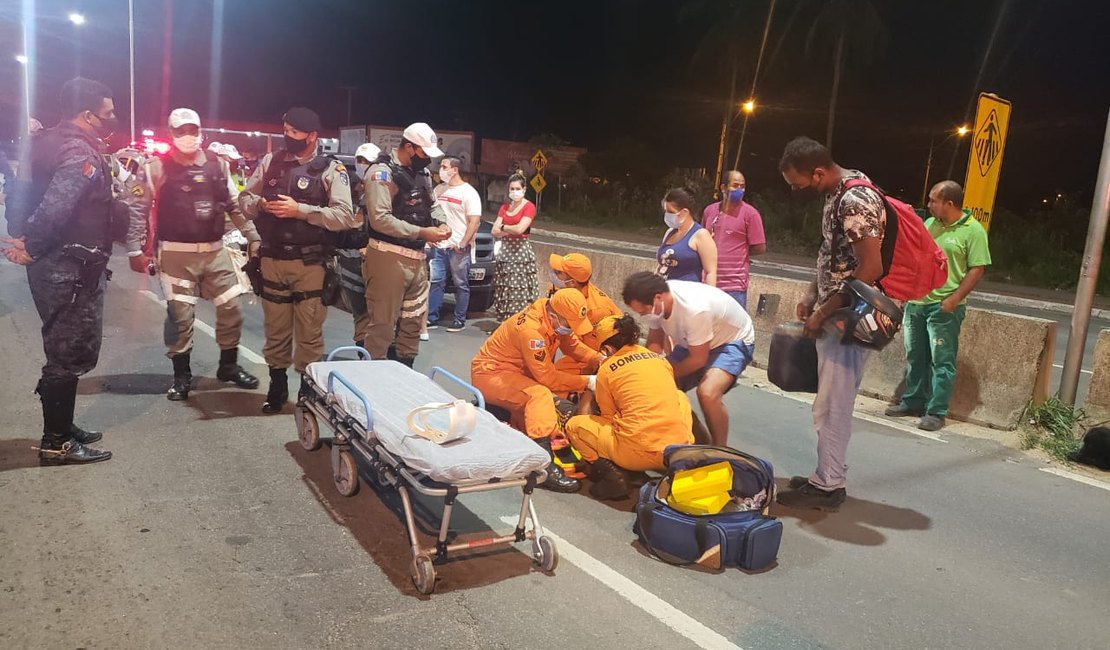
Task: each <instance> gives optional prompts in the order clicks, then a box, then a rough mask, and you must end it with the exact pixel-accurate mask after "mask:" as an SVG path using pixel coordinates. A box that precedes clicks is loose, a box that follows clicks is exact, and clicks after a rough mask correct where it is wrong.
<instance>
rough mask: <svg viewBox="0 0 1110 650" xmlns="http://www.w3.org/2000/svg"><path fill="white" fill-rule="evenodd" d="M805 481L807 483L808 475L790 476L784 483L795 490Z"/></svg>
mask: <svg viewBox="0 0 1110 650" xmlns="http://www.w3.org/2000/svg"><path fill="white" fill-rule="evenodd" d="M806 483H809V477H808V476H791V477H790V480H789V481H787V483H786V485H787V487H789V488H790V489H791V490H797V489H798V488H800V487H802V486H803V485H805V484H806Z"/></svg>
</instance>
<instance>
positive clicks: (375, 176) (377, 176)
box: [370, 169, 393, 183]
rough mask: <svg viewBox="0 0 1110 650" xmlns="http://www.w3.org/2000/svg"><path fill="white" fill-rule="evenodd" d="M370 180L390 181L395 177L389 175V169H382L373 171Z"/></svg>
mask: <svg viewBox="0 0 1110 650" xmlns="http://www.w3.org/2000/svg"><path fill="white" fill-rule="evenodd" d="M370 180H372V181H378V182H380V183H388V182H390V181H392V180H393V177H392V176H390V175H389V171H388V170H385V169H382V170H379V171H376V172H372V173H371V174H370Z"/></svg>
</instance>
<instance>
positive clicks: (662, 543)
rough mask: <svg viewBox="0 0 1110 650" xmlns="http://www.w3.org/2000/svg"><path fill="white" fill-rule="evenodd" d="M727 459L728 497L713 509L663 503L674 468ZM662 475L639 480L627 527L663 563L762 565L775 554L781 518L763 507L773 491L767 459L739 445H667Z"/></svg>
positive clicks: (754, 568) (753, 568) (718, 566)
mask: <svg viewBox="0 0 1110 650" xmlns="http://www.w3.org/2000/svg"><path fill="white" fill-rule="evenodd" d="M721 461H727V462H728V463H729V464H731V465H732V490H730V491H729V495H730V496H731V497H733V499H732V501H730V502H729V505H727V506H725V508H724V509H722V510H721V512H719V513H717V514H715V515H700V516H699V515H689V514H686V513H683V512H679V511H678V510H675V509H674V508H672V507H671V506H670V505H668V504H667V495H668V494H670V482H671V479H672V477H673V476H674V473H675V472H677V471H680V470H685V469H693V468H695V467H701V466H703V465H712V464H713V463H719V462H721ZM663 462H664V464H665V465H666V466H667V470H668V471H667V475H666V476H664V477H663V478H661V479H659V480H657V481H652V482H650V483H647V484H645V485H644V486H643V487H642V488H641V489H640V496H639V499H638V500H637V502H636V523H635V525H634V526H633V528H632V530H633V532H635V533H636V535H638V536H639V538H640V543H641V544H643V546H644V548H646V549H647V550H648V551H649V552H650V553H651V554H652V555H654V556H655V557H657V558H659V559H660V560H662V561H664V562H667V563H669V564H676V565H686V564H701V565H703V566H707V567H710V568H714V569H722V568H725V567H734V566H735V567H740V568H741V569H746V570H749V571H758V570H760V569H764V568H766V567H768V566H770V565H771V564H773V563H774V562H775V558H776V557H778V552H779V542H780V541H781V540H782V522H781V521H779V520H778V519H775V518H774V517H771V516H770V515H769V514H768V512H769V509H770V505H771V501H772V500H773V499H774V496H775V473H774V469H773V468H772V467H771V463H769V462H767V461H765V460H763V459H762V458H756V457H755V456H751V455H749V454H745V453H744V452H742V451H737V450H735V449H730V448H728V447H713V446H709V445H672V446H670V447H667V449H666V450H665V451H664V452H663Z"/></svg>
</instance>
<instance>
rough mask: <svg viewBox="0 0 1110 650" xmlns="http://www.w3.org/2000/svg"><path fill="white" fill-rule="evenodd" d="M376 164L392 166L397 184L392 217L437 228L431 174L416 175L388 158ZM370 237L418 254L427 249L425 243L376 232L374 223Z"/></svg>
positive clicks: (418, 173) (391, 170) (425, 172)
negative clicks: (409, 249) (434, 216)
mask: <svg viewBox="0 0 1110 650" xmlns="http://www.w3.org/2000/svg"><path fill="white" fill-rule="evenodd" d="M377 162H378V163H384V164H385V165H386V166H387V167H389V172H390V174H392V175H393V183H394V184H395V185H397V193H396V194H394V195H393V216H394V217H397V218H398V219H400V220H401V221H404V222H405V223H410V224H412V225H414V226H418V227H420V228H430V227H432V226H435V225H436V222H435V220H434V219H432V203H433V199H432V179H431V177H430V176H428V172H427V171H426V170H423V171H419V172H417V171H413V170H412V169H409V168H408V167H402V166H401V165H398V164H396V163H395V162H393V159H392V158H391V157H387V156H386V155H383V156H382V157H381V158H378V160H377ZM367 173H369V171H368V172H367ZM370 237H371V238H372V239H377V240H378V241H383V242H386V243H389V244H394V245H396V246H404V247H405V248H411V249H413V250H417V251H419V250H424V240H422V239H400V238H397V237H392V236H390V235H386V234H383V233H380V232H378V231H376V230H374V226H373V225H372V224H371V226H370Z"/></svg>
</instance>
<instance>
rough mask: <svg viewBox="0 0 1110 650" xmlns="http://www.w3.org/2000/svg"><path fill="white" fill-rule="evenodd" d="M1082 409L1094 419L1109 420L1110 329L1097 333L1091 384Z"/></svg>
mask: <svg viewBox="0 0 1110 650" xmlns="http://www.w3.org/2000/svg"><path fill="white" fill-rule="evenodd" d="M1083 410H1084V411H1086V412H1087V415H1088V416H1090V417H1091V418H1093V419H1094V420H1097V421H1103V420H1110V330H1102V331H1100V332H1099V333H1098V340H1097V341H1096V342H1095V358H1094V370H1093V371H1092V374H1091V386H1090V388H1088V389H1087V403H1086V404H1085V405H1084V407H1083Z"/></svg>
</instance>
